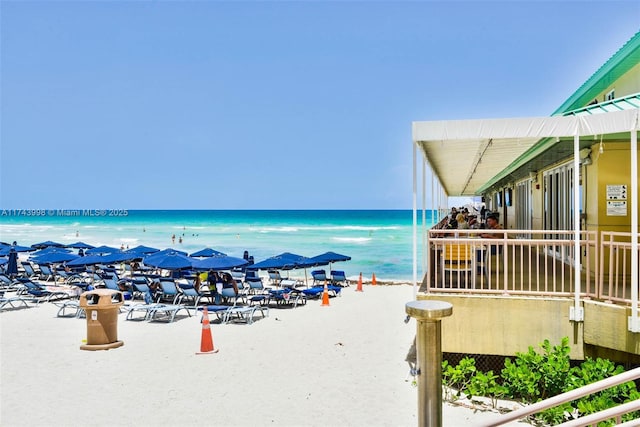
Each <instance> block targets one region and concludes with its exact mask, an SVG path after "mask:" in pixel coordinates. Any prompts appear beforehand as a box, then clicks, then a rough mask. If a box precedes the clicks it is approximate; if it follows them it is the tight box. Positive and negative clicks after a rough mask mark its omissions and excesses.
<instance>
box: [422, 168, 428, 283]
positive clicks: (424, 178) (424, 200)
mask: <svg viewBox="0 0 640 427" xmlns="http://www.w3.org/2000/svg"><path fill="white" fill-rule="evenodd" d="M426 231H427V159H426V158H425V157H424V156H422V230H421V231H420V237H421V238H420V242H422V251H421V252H422V263H421V265H422V277H424V274H425V271H426V265H425V262H424V260H425V256H424V254H425V247H426V238H425V233H426Z"/></svg>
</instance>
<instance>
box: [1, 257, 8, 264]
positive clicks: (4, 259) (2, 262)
mask: <svg viewBox="0 0 640 427" xmlns="http://www.w3.org/2000/svg"><path fill="white" fill-rule="evenodd" d="M8 261H9V260H8V259H6V258H0V265H4V264H6V263H7V262H8Z"/></svg>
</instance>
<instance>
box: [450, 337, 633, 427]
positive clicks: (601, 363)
mask: <svg viewBox="0 0 640 427" xmlns="http://www.w3.org/2000/svg"><path fill="white" fill-rule="evenodd" d="M540 347H541V348H542V350H543V351H542V352H541V353H537V352H536V351H535V350H534V349H533V347H529V350H528V351H527V352H526V353H517V354H516V357H515V359H514V360H513V361H512V360H511V359H509V358H507V359H506V360H505V367H504V369H502V371H501V375H500V376H498V375H496V374H494V372H493V371H489V372H481V371H478V370H477V369H476V364H475V359H473V358H471V357H465V358H463V359H462V360H461V361H460V363H459V364H458V365H456V366H451V365H449V363H447V362H446V361H445V362H443V363H442V379H443V385H445V386H446V387H447V388H445V399H447V400H456V399H458V398H459V397H460V395H461V393H465V394H466V395H467V397H469V398H471V397H472V396H484V397H488V398H490V399H491V404H492V406H493V407H494V408H495V407H496V404H497V400H498V399H500V398H510V399H517V400H521V401H522V402H524V403H526V404H531V403H535V402H538V401H540V400H544V399H547V398H549V397H553V396H555V395H558V394H560V393H564V392H566V391H570V390H574V389H576V388H579V387H582V386H585V385H587V384H591V383H594V382H596V381H600V380H603V379H605V378H608V377H611V376H614V375H618V374H620V373H622V372H624V369H623V368H622V366H616V365H615V364H614V363H613V362H611V361H609V360H604V359H600V358H597V359H590V358H587V359H586V360H585V361H584V362H582V363H581V364H580V365H579V366H576V367H573V368H571V366H570V359H569V352H570V347H569V338H567V337H565V338H563V339H562V341H561V343H560V345H557V346H553V347H552V346H551V344H550V342H549V340H545V341H544V342H543V343H542V344H540ZM451 389H456V390H458V391H457V392H456V393H455V395H452V390H451ZM637 399H640V392H639V391H638V390H637V389H636V385H635V383H634V382H633V381H628V382H626V383H624V384H620V385H618V386H615V387H611V388H609V389H606V390H602V391H600V392H598V393H594V394H592V395H589V396H585V397H582V398H580V399H578V400H576V401H574V402H568V403H564V404H562V405H559V406H557V407H555V408H550V409H547V410H545V411H542V412H540V413H539V414H538V415H537V416H536V417H535V418H536V421H538V422H541V423H544V424H551V425H556V424H560V423H563V422H565V421H567V420H570V419H573V418H576V417H578V416H584V415H588V414H591V413H594V412H599V411H602V410H604V409H607V408H610V407H613V406H616V405H620V404H622V403H626V402H630V401H633V400H637ZM635 419H640V411H636V412H634V413H631V414H626V415H623V417H622V420H623V421H630V420H635ZM614 424H615V423H613V421H604V422H601V423H599V424H598V426H599V427H604V426H609V425H614Z"/></svg>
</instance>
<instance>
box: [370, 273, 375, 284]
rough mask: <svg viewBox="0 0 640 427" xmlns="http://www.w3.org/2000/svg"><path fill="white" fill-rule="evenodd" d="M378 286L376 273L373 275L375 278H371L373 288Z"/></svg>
mask: <svg viewBox="0 0 640 427" xmlns="http://www.w3.org/2000/svg"><path fill="white" fill-rule="evenodd" d="M375 285H376V273H373V277H371V286H375Z"/></svg>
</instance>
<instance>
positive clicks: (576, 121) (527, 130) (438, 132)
mask: <svg viewBox="0 0 640 427" xmlns="http://www.w3.org/2000/svg"><path fill="white" fill-rule="evenodd" d="M639 118H640V109H637V108H633V109H629V110H623V111H615V112H603V113H601V114H593V115H580V116H554V117H529V118H512V119H484V120H445V121H427V122H413V142H414V143H415V144H417V146H418V147H419V148H420V149H421V151H422V152H423V154H424V156H425V157H426V159H427V161H428V162H429V165H430V166H431V169H432V170H433V171H434V173H435V174H436V175H437V176H438V178H439V181H440V183H441V184H442V186H443V188H444V190H445V192H446V193H447V194H448V195H449V196H472V195H475V194H476V191H477V190H478V189H479V188H481V187H482V186H483V185H484V184H485V183H487V182H488V181H490V180H491V178H493V177H494V176H495V175H496V174H498V173H499V172H501V171H502V170H503V169H505V168H506V167H507V166H509V165H510V164H511V163H512V162H513V161H514V160H515V159H517V158H518V157H519V156H521V155H522V154H524V153H525V152H526V151H527V150H529V149H530V148H532V147H533V146H534V145H535V144H536V143H537V142H538V141H540V140H541V139H543V138H562V137H575V136H588V135H591V136H593V135H602V134H611V133H618V132H630V131H632V130H633V129H636V130H638V126H639V121H640V120H639Z"/></svg>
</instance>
